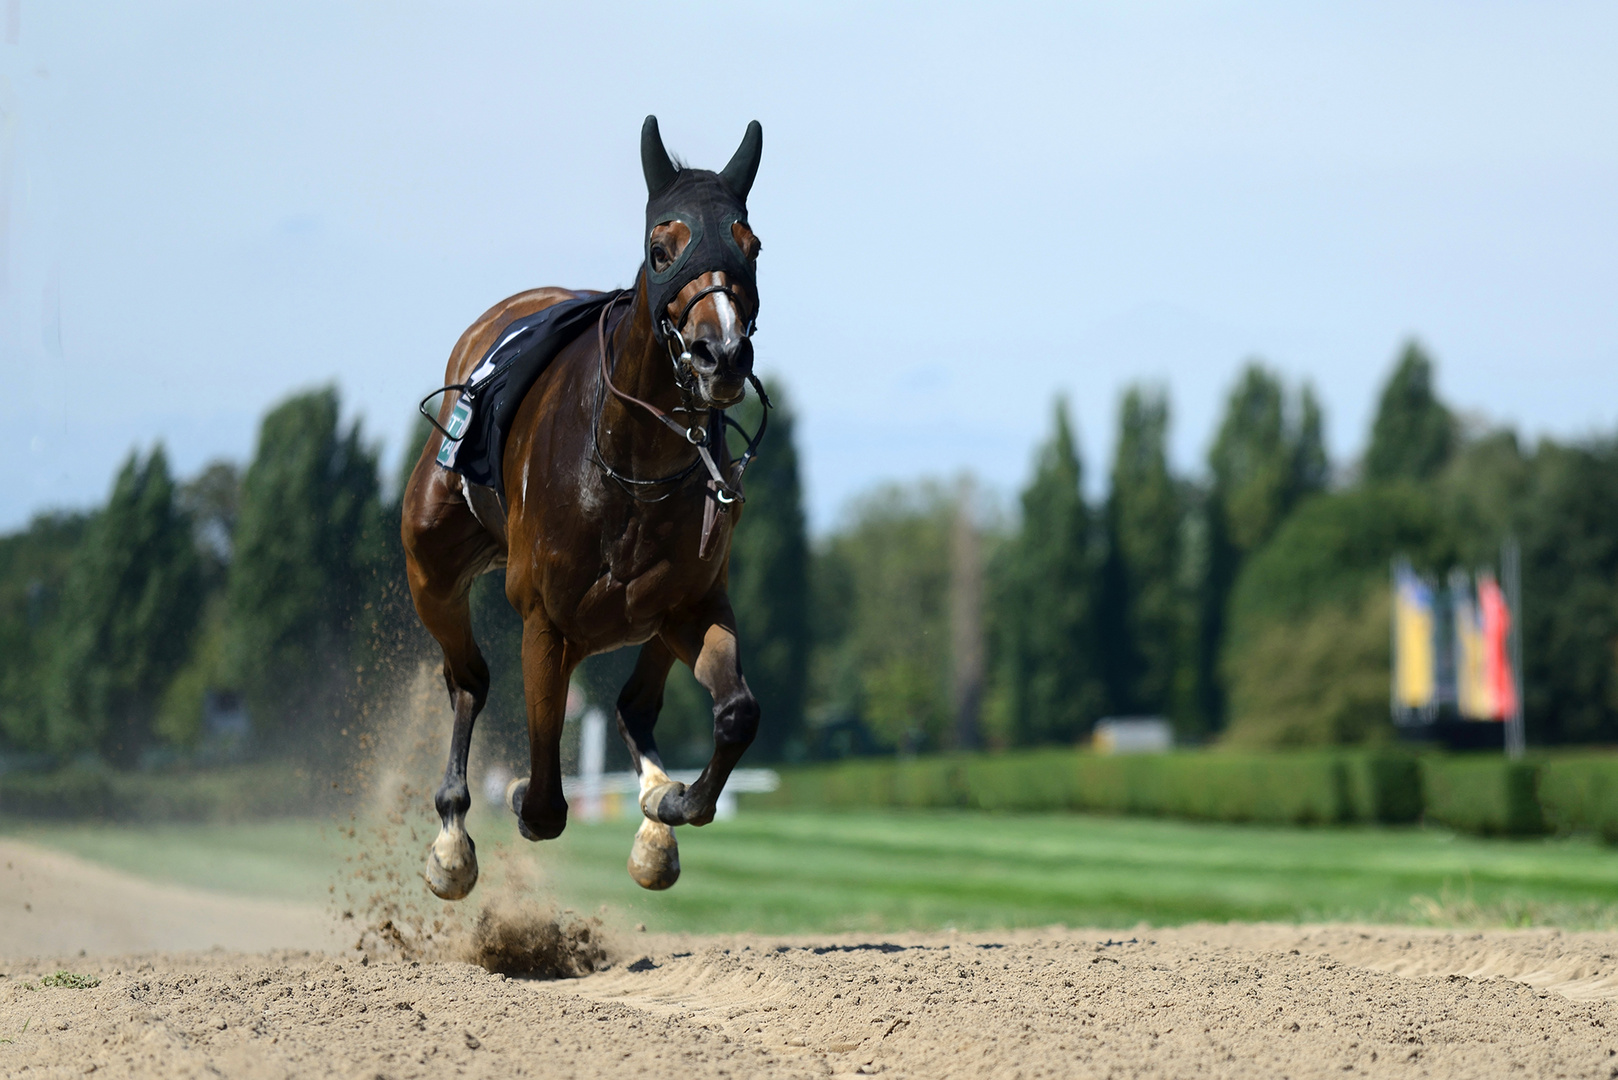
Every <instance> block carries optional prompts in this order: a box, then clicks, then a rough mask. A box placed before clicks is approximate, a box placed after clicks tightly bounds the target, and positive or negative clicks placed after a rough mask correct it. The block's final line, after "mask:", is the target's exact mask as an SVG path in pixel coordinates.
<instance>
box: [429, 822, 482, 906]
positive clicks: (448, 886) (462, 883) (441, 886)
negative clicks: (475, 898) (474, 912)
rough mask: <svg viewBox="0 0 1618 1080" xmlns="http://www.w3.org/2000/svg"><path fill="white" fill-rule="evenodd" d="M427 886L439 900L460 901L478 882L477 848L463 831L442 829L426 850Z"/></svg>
mask: <svg viewBox="0 0 1618 1080" xmlns="http://www.w3.org/2000/svg"><path fill="white" fill-rule="evenodd" d="M422 877H424V878H426V879H427V887H428V888H429V889H431V890H432V891H433V895H434V896H437V897H439V898H440V899H443V900H464V899H466V896H467V894H468V893H470V892H471V891H472V886H474V885H476V884H477V883H478V852H477V845H475V844H473V843H472V838H471V837H470V836H468V835H466V833H464V832H454V833H452V832H449V831H448V830H442V831H440V832H439V834H438V839H436V840H434V841H433V846H432V847H430V848H428V849H427V865H426V867H425V868H424V869H423V871H422Z"/></svg>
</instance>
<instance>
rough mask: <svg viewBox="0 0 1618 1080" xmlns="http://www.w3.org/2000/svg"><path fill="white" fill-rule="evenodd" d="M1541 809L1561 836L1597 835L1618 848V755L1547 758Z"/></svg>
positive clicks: (1541, 768) (1542, 775)
mask: <svg viewBox="0 0 1618 1080" xmlns="http://www.w3.org/2000/svg"><path fill="white" fill-rule="evenodd" d="M1539 805H1540V807H1541V809H1542V810H1543V811H1544V814H1545V824H1546V825H1547V826H1549V827H1550V828H1552V829H1554V830H1556V831H1557V832H1594V833H1596V834H1598V835H1599V836H1600V837H1601V839H1603V840H1605V841H1606V842H1607V843H1609V844H1618V755H1614V754H1582V755H1579V756H1578V757H1571V756H1570V757H1551V758H1547V759H1546V760H1544V761H1543V762H1541V763H1540V766H1539Z"/></svg>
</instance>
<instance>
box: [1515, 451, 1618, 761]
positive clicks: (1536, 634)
mask: <svg viewBox="0 0 1618 1080" xmlns="http://www.w3.org/2000/svg"><path fill="white" fill-rule="evenodd" d="M1517 523H1518V527H1519V529H1520V535H1521V543H1522V594H1523V612H1522V615H1523V669H1524V670H1523V690H1524V693H1523V698H1524V704H1525V706H1526V716H1525V719H1526V731H1527V734H1528V737H1529V739H1530V740H1532V741H1533V742H1548V743H1559V742H1605V743H1611V742H1618V443H1615V442H1613V441H1612V440H1608V439H1603V440H1599V441H1592V442H1588V443H1584V444H1582V445H1573V446H1562V445H1557V444H1555V443H1552V442H1549V441H1546V442H1542V443H1541V444H1540V445H1539V448H1538V451H1537V453H1535V455H1534V462H1533V481H1532V487H1531V489H1530V490H1529V492H1528V495H1527V497H1526V499H1525V500H1524V502H1523V505H1522V506H1521V507H1520V509H1519V513H1518V515H1517Z"/></svg>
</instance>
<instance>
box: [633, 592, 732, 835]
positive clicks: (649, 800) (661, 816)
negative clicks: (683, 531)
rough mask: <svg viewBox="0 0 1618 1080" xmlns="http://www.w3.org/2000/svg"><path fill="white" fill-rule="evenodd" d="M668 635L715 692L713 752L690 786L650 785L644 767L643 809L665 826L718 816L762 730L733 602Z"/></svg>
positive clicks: (700, 822) (670, 642) (673, 628)
mask: <svg viewBox="0 0 1618 1080" xmlns="http://www.w3.org/2000/svg"><path fill="white" fill-rule="evenodd" d="M663 638H664V640H665V641H666V642H667V644H668V646H669V648H670V649H671V650H672V651H673V652H674V653H675V655H677V656H678V657H679V658H680V659H681V660H684V661H685V662H686V663H688V664H690V665H691V670H692V672H693V673H694V674H695V675H696V677H697V682H699V683H701V684H702V685H703V687H704V688H705V689H707V691H708V693H710V694H712V695H713V701H714V707H713V720H714V722H713V743H714V746H713V757H712V758H710V759H709V761H708V765H707V767H706V768H704V769H703V770H702V775H701V776H699V777H697V779H696V782H695V783H693V784H692V785H691V786H690V787H689V788H688V787H685V786H684V785H682V784H678V783H675V782H674V781H669V780H665V782H664V783H662V784H657V785H653V786H648V784H647V782H646V775H645V773H644V772H643V773H642V774H641V799H640V806H641V812H642V813H644V814H645V815H646V817H647V818H649V819H651V820H653V821H660V822H662V823H663V824H665V825H706V824H708V822H710V821H712V820H713V817H714V809H715V807H716V805H717V804H718V802H719V793H720V792H721V791H723V790H724V788H725V781H726V780H728V779H730V771H731V770H732V769H734V768H735V767H736V763H737V762H739V761H740V760H741V759H742V753H743V751H745V750H746V749H747V747H748V746H749V745H750V744H751V743H752V741H753V736H754V735H756V734H757V733H758V718H759V710H758V700H757V699H756V698H754V697H753V692H752V691H751V690H749V689H748V688H747V680H746V679H744V678H742V665H741V658H740V654H739V651H738V649H737V646H736V618H735V616H734V615H733V614H732V613H731V610H730V604H729V602H721V603H719V604H716V605H714V606H713V607H712V608H711V609H710V610H709V611H708V612H706V613H705V614H704V616H703V617H700V618H694V619H691V620H688V621H683V622H681V623H677V624H674V625H671V626H668V627H666V628H665V629H664V632H663Z"/></svg>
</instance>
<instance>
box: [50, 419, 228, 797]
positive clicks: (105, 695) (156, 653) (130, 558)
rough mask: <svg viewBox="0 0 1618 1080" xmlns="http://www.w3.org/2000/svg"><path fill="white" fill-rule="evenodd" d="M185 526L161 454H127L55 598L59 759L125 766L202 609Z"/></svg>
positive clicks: (54, 727)
mask: <svg viewBox="0 0 1618 1080" xmlns="http://www.w3.org/2000/svg"><path fill="white" fill-rule="evenodd" d="M202 600H203V595H202V573H201V566H200V563H199V560H198V557H197V551H196V547H195V545H194V544H193V542H192V534H191V522H190V520H189V519H188V518H187V517H186V515H185V514H184V513H182V512H181V511H180V510H179V508H178V507H177V506H176V503H175V488H174V482H173V481H172V480H171V479H170V477H169V470H168V459H167V457H166V456H165V455H164V453H163V448H162V446H158V447H157V448H155V449H154V450H153V451H152V452H151V454H150V455H148V456H147V458H146V460H145V461H142V460H141V459H140V457H139V455H138V454H131V455H130V456H129V459H128V460H127V461H126V462H125V463H124V466H123V468H122V469H121V470H120V471H119V473H118V478H117V481H116V482H115V483H114V485H113V489H112V497H111V499H110V500H109V501H108V503H107V506H106V508H105V509H104V510H102V511H101V512H100V513H99V514H97V515H96V516H95V518H94V519H93V520H92V521H91V523H90V526H89V529H88V530H87V532H86V535H85V537H84V541H83V543H81V544H80V545H79V548H78V550H77V551H76V552H75V554H74V559H73V565H72V569H71V570H70V572H69V574H68V578H67V582H66V587H65V589H64V591H63V595H62V614H61V622H60V626H61V633H60V636H59V638H58V641H57V645H56V653H55V657H54V664H53V669H54V670H53V672H52V679H51V683H52V685H51V696H50V711H49V733H50V741H51V743H52V745H53V746H54V747H55V748H56V749H58V750H62V751H75V750H96V751H98V752H99V753H101V754H102V755H103V756H104V757H106V758H108V759H109V760H112V761H114V762H116V763H118V764H120V765H130V764H133V763H134V762H135V761H136V760H137V759H138V758H139V756H140V753H141V751H142V750H144V749H145V748H146V747H147V745H148V744H149V743H150V741H151V732H152V722H153V720H154V718H155V715H156V712H157V706H158V703H159V701H160V699H161V696H162V694H163V692H164V691H165V690H166V689H167V688H168V685H169V682H170V680H171V679H172V678H173V677H174V675H175V673H176V672H177V671H178V670H179V669H180V666H181V665H182V664H183V663H184V662H185V660H186V657H187V656H188V655H189V653H190V648H191V642H192V639H193V637H194V635H195V631H196V627H197V620H198V616H199V614H200V612H201V609H202Z"/></svg>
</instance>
